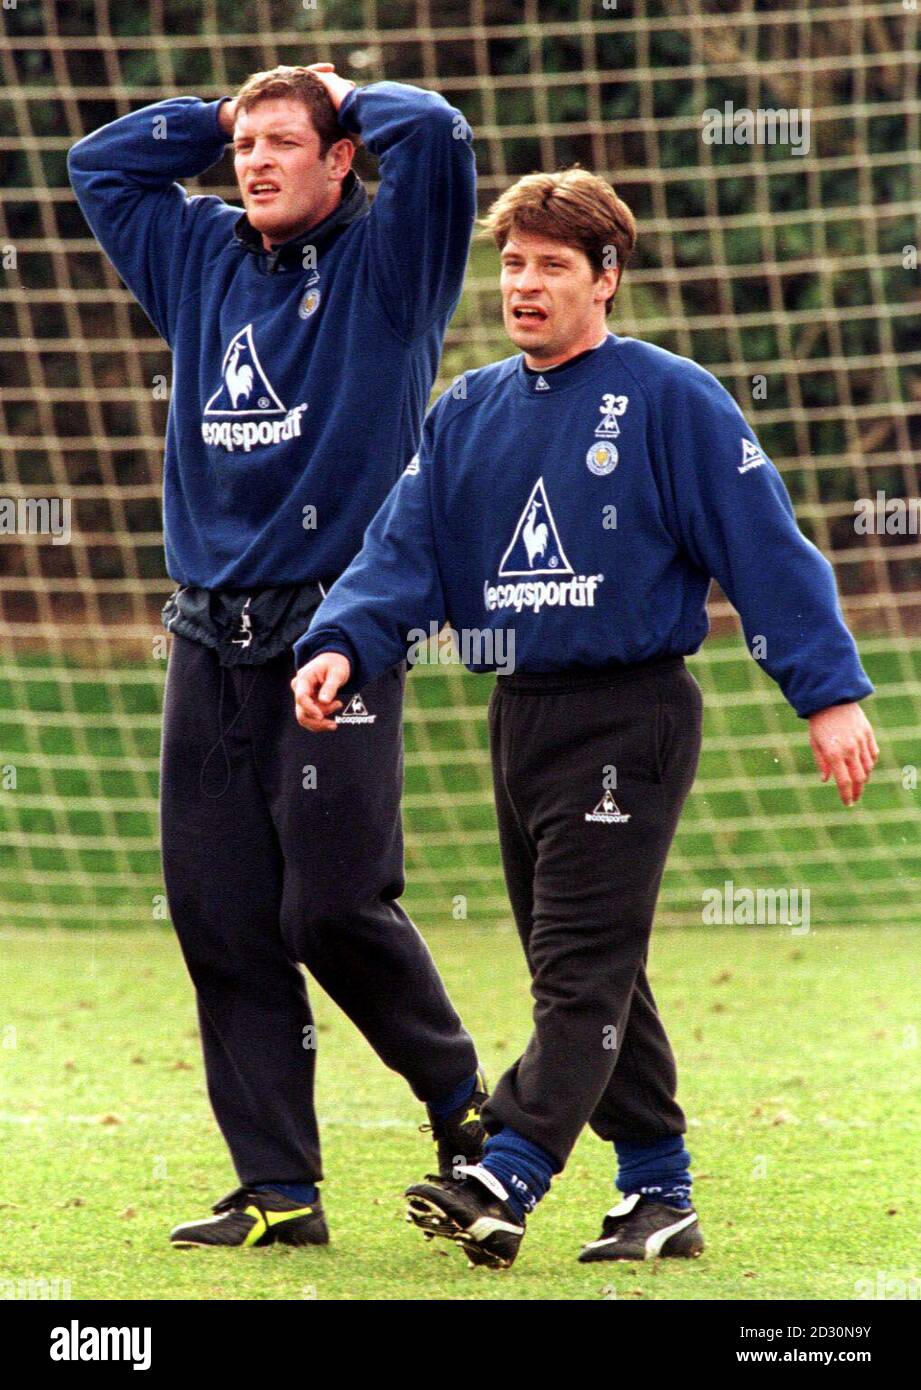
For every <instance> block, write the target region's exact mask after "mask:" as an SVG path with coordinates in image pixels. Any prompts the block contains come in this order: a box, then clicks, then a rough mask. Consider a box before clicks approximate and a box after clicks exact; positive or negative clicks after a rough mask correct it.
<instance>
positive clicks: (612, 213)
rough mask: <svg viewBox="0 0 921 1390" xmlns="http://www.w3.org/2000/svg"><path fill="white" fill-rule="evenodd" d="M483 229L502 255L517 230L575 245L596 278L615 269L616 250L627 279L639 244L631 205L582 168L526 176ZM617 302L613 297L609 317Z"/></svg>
mask: <svg viewBox="0 0 921 1390" xmlns="http://www.w3.org/2000/svg"><path fill="white" fill-rule="evenodd" d="M479 225H480V227H481V228H482V230H483V232H484V233H485V234H486V235H489V236H492V238H493V241H494V242H495V243H496V246H497V247H498V248H499V250H500V251H501V250H502V249H503V247H504V246H505V243H506V242H507V241H508V239H509V237H510V236H511V234H512V232H513V231H516V232H525V233H528V232H530V233H531V235H533V236H544V237H549V238H550V239H551V240H553V241H559V242H562V243H563V244H564V245H566V246H575V247H577V248H578V249H579V250H580V251H584V252H585V254H586V256H587V257H588V259H589V262H590V263H591V265H592V267H593V269H594V271H595V273H596V275H600V274H601V272H602V271H603V270H607V269H609V268H610V266H611V264H612V260H611V254H610V253H611V251H612V249H613V250H614V251H615V252H616V255H617V260H616V265H617V266H618V267H619V268H620V274H621V276H622V275H623V273H624V270H625V269H626V266H627V262H628V261H629V259H630V254H631V252H632V251H633V247H634V245H635V244H636V219H635V218H634V216H633V213H632V212H631V211H630V209H629V208H628V207H627V204H626V203H625V202H624V201H623V199H622V198H618V196H617V194H616V193H615V192H614V189H613V188H612V187H611V185H610V184H609V183H608V182H607V180H606V179H603V178H601V177H600V176H599V175H598V174H592V173H589V171H588V170H587V169H582V168H580V167H579V165H574V166H573V167H572V168H571V169H563V170H561V171H560V172H559V173H556V174H526V175H525V176H524V177H523V178H520V179H519V180H518V182H517V183H513V184H512V186H511V188H507V189H506V190H505V192H504V193H502V194H500V195H499V197H498V198H497V199H496V201H495V202H494V203H493V204H492V206H491V207H490V208H489V210H488V212H487V213H486V216H485V217H483V218H480V222H479ZM617 288H618V289H620V277H618V281H617ZM616 292H617V291H616V290H615V294H616ZM613 303H614V295H613V294H612V295H611V297H610V299H609V300H607V301H606V303H605V306H604V309H605V313H609V312H610V309H611V305H612V304H613Z"/></svg>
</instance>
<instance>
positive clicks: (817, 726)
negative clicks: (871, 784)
mask: <svg viewBox="0 0 921 1390" xmlns="http://www.w3.org/2000/svg"><path fill="white" fill-rule="evenodd" d="M809 742H810V743H811V744H812V754H813V757H814V758H815V761H816V767H817V768H818V769H819V772H820V774H821V777H822V781H823V782H827V781H828V778H829V776H833V777H834V779H835V781H836V782H837V784H838V795H839V796H840V797H841V800H842V801H843V802H844V805H845V806H853V804H854V802H855V801H859V800H860V794H861V792H862V791H863V789H864V787H865V786H866V783H867V779H868V778H869V776H870V773H871V772H872V771H873V768H874V767H875V766H876V760H877V758H878V757H879V748H878V747H877V746H876V739H875V737H874V735H873V727H872V725H871V724H870V721H869V719H867V716H866V715H865V714H864V712H863V710H862V709H861V708H860V706H859V705H858V704H857V703H856V701H855V702H853V703H851V704H847V705H829V707H828V709H823V710H819V712H818V714H811V715H810V716H809Z"/></svg>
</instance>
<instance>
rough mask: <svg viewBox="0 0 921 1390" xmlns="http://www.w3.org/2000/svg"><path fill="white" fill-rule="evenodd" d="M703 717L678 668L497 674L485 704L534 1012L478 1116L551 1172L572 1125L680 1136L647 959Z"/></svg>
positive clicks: (637, 1136)
mask: <svg viewBox="0 0 921 1390" xmlns="http://www.w3.org/2000/svg"><path fill="white" fill-rule="evenodd" d="M702 708H703V701H702V697H701V692H700V687H699V686H698V684H697V682H696V680H695V679H694V677H693V676H692V675H691V673H690V671H688V669H687V667H686V666H685V664H684V659H683V658H682V657H669V658H664V659H660V660H659V661H657V662H653V663H648V664H646V665H645V666H635V667H632V668H630V667H623V668H621V669H620V670H619V671H613V672H612V671H610V670H608V671H593V672H562V673H560V674H559V675H526V674H524V673H521V674H518V675H511V676H504V677H501V676H500V677H499V678H498V680H497V683H496V687H495V690H494V691H493V694H492V697H491V700H490V706H489V727H490V745H491V750H492V763H493V782H494V788H495V797H496V810H497V814H498V821H499V838H500V844H501V848H502V860H503V866H504V869H505V877H506V883H507V885H508V891H509V897H510V899H511V903H512V909H513V911H514V915H515V921H516V924H517V927H518V931H519V934H520V936H521V940H522V944H523V946H524V951H525V955H526V957H527V961H528V966H529V968H530V971H531V976H532V987H531V992H532V994H533V996H534V1000H535V1004H534V1033H533V1035H532V1037H531V1040H530V1042H529V1043H528V1046H527V1048H526V1049H525V1051H524V1053H523V1055H522V1056H521V1057H520V1058H519V1059H518V1061H517V1062H515V1064H514V1065H513V1066H512V1067H511V1068H510V1069H509V1070H508V1071H507V1072H506V1073H505V1075H504V1076H503V1077H502V1078H501V1079H500V1081H499V1084H498V1086H497V1087H496V1090H495V1092H494V1093H493V1095H492V1097H491V1098H490V1100H489V1101H488V1102H487V1105H486V1108H485V1110H484V1121H485V1123H486V1127H487V1129H488V1130H489V1131H490V1133H496V1132H497V1131H498V1130H500V1129H502V1128H503V1126H510V1127H511V1128H512V1129H515V1130H517V1131H518V1133H519V1134H522V1135H524V1137H525V1138H526V1139H529V1140H531V1141H532V1142H533V1143H535V1144H539V1145H540V1146H541V1147H542V1148H543V1149H545V1150H546V1151H547V1152H548V1153H549V1154H551V1155H552V1156H553V1157H554V1159H555V1160H556V1162H557V1165H558V1168H559V1169H562V1168H563V1166H564V1165H565V1163H566V1160H567V1158H568V1157H569V1154H570V1151H571V1150H572V1147H573V1145H574V1144H575V1142H576V1139H577V1138H578V1136H579V1133H580V1131H581V1130H582V1128H583V1126H584V1125H586V1124H590V1125H591V1127H592V1129H593V1130H594V1131H595V1132H596V1134H598V1135H600V1137H601V1138H602V1139H608V1140H612V1139H626V1140H634V1141H641V1140H652V1139H658V1138H663V1137H665V1136H667V1135H672V1134H682V1133H684V1132H685V1129H686V1124H685V1118H684V1115H683V1113H682V1111H681V1109H680V1107H679V1106H678V1104H677V1102H676V1100H675V1092H676V1084H677V1077H676V1071H675V1061H674V1057H673V1055H672V1051H671V1047H670V1046H669V1042H668V1038H667V1037H666V1035H665V1030H664V1028H663V1027H662V1023H661V1020H660V1019H659V1015H658V1013H657V1011H656V1004H655V1000H654V998H653V994H652V990H651V989H650V987H649V981H648V979H647V977H646V961H647V954H648V948H649V935H650V931H651V928H652V920H653V913H654V909H655V904H656V898H657V895H658V891H659V885H660V883H661V879H662V872H663V869H664V867H665V860H666V856H667V854H668V850H669V847H670V845H671V843H672V839H673V837H674V834H675V829H676V827H677V824H678V818H679V816H680V814H681V809H682V806H683V804H684V801H685V798H686V797H687V794H688V792H689V791H690V789H691V785H692V783H693V780H694V774H695V772H696V770H697V761H698V757H699V753H700V742H701V721H702ZM615 780H616V787H613V786H612V782H614V781H615ZM606 787H607V788H608V793H609V794H608V797H607V799H606V798H605V788H606ZM612 800H613V806H612ZM622 816H629V820H623V819H618V817H622ZM590 817H595V818H590Z"/></svg>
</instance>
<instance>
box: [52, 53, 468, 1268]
mask: <svg viewBox="0 0 921 1390" xmlns="http://www.w3.org/2000/svg"><path fill="white" fill-rule="evenodd" d="M231 139H232V140H233V149H234V168H235V173H236V177H237V181H238V184H239V189H240V198H241V201H242V204H243V208H242V210H241V208H239V207H234V206H230V205H228V204H227V203H226V202H224V201H223V199H221V198H218V197H213V196H189V195H188V194H187V193H186V191H185V189H184V188H183V187H182V185H181V183H180V182H178V180H181V179H184V178H188V177H191V176H194V175H197V174H201V173H203V172H204V171H205V170H206V169H208V168H210V167H211V166H212V165H214V164H216V163H217V162H218V161H219V160H220V159H221V158H222V156H223V155H224V152H225V148H226V144H227V142H228V140H231ZM362 141H363V142H364V144H365V145H366V146H367V147H368V149H370V150H371V151H372V153H373V154H374V155H376V156H377V158H378V160H379V164H380V178H381V182H380V187H379V191H378V193H377V196H376V198H375V199H374V203H373V206H371V205H370V203H369V199H368V195H367V192H366V191H365V188H364V185H363V184H362V183H361V181H360V180H359V179H358V178H357V177H356V175H355V173H354V171H353V170H352V168H351V164H352V157H353V155H354V151H355V146H356V144H357V143H359V142H362ZM68 165H69V171H70V176H71V180H72V183H73V186H74V189H75V191H76V194H77V197H78V199H79V202H80V206H81V208H82V209H83V212H84V214H85V216H86V219H87V221H88V222H89V224H90V227H91V228H92V230H93V232H94V233H95V235H96V237H97V239H98V241H99V243H100V245H101V246H102V248H103V250H104V251H105V252H106V255H107V256H108V257H109V259H110V260H111V261H112V263H113V265H114V266H115V268H116V270H117V271H118V273H119V274H120V275H121V277H122V279H123V280H124V281H125V283H126V285H127V286H128V288H129V289H130V290H131V292H132V294H134V296H135V297H136V298H137V300H138V302H139V303H140V304H141V306H142V308H143V309H144V310H145V312H146V313H147V315H148V317H149V318H150V320H151V322H152V323H153V325H154V327H155V328H156V329H157V331H158V332H159V333H160V334H161V336H162V337H163V338H164V339H165V340H166V342H167V343H168V344H169V346H170V347H171V349H172V352H173V383H172V392H171V399H170V408H169V419H168V424H167V440H166V459H165V467H164V531H165V545H166V560H167V568H168V570H169V573H170V575H171V577H172V578H173V580H174V581H175V582H176V584H177V586H178V587H177V590H176V592H175V593H174V594H173V595H172V597H171V598H170V600H169V601H168V603H167V605H166V607H165V609H164V614H163V617H164V621H165V623H166V626H167V627H168V629H169V631H170V632H171V633H172V634H173V642H172V646H171V651H170V660H169V668H168V676H167V686H166V697H165V706H164V727H163V756H162V775H161V826H162V842H163V866H164V877H165V882H166V889H167V895H168V900H169V906H170V912H171V916H172V920H173V924H174V926H175V928H176V932H177V935H178V938H179V942H180V945H181V947H182V950H183V953H184V956H185V960H186V964H187V966H188V969H189V972H190V974H191V976H192V979H193V981H194V984H195V989H196V995H197V1002H198V1014H199V1021H200V1027H201V1035H202V1045H203V1050H204V1059H205V1070H206V1074H207V1081H208V1094H209V1097H210V1099H211V1102H212V1105H213V1108H214V1112H215V1116H216V1118H217V1121H218V1123H219V1125H220V1128H221V1131H222V1133H223V1135H224V1138H225V1139H226V1141H227V1144H228V1147H229V1149H230V1153H231V1156H232V1159H233V1162H234V1166H235V1168H236V1170H237V1175H238V1178H239V1182H240V1186H239V1187H238V1188H236V1189H235V1190H234V1191H232V1192H230V1193H229V1194H228V1195H227V1197H225V1198H222V1199H221V1200H220V1201H219V1202H218V1203H216V1205H215V1207H214V1215H212V1216H208V1217H206V1218H205V1219H204V1220H197V1221H191V1222H187V1223H185V1224H183V1225H181V1226H177V1227H176V1228H175V1229H174V1230H173V1232H172V1235H171V1239H172V1241H173V1244H174V1245H176V1246H190V1245H211V1246H213V1245H224V1246H243V1245H246V1246H249V1245H266V1244H270V1243H272V1242H274V1241H281V1242H284V1243H286V1244H289V1245H309V1244H322V1243H325V1242H326V1241H327V1239H328V1234H327V1228H326V1222H325V1218H324V1214H323V1209H322V1206H321V1203H320V1198H319V1192H318V1189H317V1183H318V1182H319V1181H320V1179H321V1177H322V1171H321V1166H320V1144H319V1136H318V1131H317V1118H316V1112H315V1109H314V1103H313V1082H314V1069H315V1058H316V1041H315V1040H316V1029H315V1026H314V1023H313V1018H312V1014H311V1011H310V1006H309V1002H308V998H307V994H306V990H305V984H304V975H303V971H302V970H301V969H300V968H299V963H303V964H304V965H306V966H307V968H308V970H309V971H310V973H311V974H312V975H313V976H314V977H315V978H316V979H317V980H318V981H319V982H320V983H321V984H322V986H323V987H324V988H325V989H326V991H327V992H328V993H329V994H330V995H331V996H332V997H333V999H334V1000H335V1001H336V1002H337V1003H338V1004H339V1006H340V1007H341V1008H342V1009H343V1011H344V1012H345V1013H346V1014H347V1015H348V1016H349V1017H350V1018H351V1019H352V1020H353V1022H354V1023H355V1024H356V1025H357V1026H358V1027H359V1028H360V1029H361V1031H362V1032H363V1033H364V1035H365V1037H366V1038H367V1039H368V1041H369V1042H370V1043H371V1045H372V1046H373V1047H374V1048H375V1050H376V1051H377V1053H378V1055H379V1056H380V1057H381V1059H382V1060H383V1061H384V1062H385V1063H386V1064H387V1065H388V1066H389V1067H392V1068H393V1069H394V1070H396V1071H398V1072H399V1073H400V1074H401V1075H402V1076H404V1077H405V1078H406V1080H407V1082H408V1083H409V1085H410V1087H411V1088H412V1090H413V1092H414V1094H415V1095H416V1096H417V1097H418V1098H419V1099H420V1100H422V1101H424V1102H425V1103H426V1104H427V1105H428V1108H429V1119H430V1122H431V1128H432V1133H433V1136H434V1139H435V1141H436V1143H437V1145H438V1154H439V1165H440V1168H441V1169H444V1167H445V1165H446V1164H449V1163H450V1161H451V1160H452V1159H453V1157H454V1156H455V1155H456V1154H458V1153H469V1155H470V1157H471V1158H472V1159H474V1160H476V1159H477V1158H478V1157H479V1156H480V1147H481V1140H482V1137H483V1130H482V1127H481V1125H480V1123H479V1119H478V1107H479V1103H480V1101H481V1099H482V1098H483V1089H484V1088H483V1084H482V1081H481V1080H479V1079H478V1076H477V1061H476V1053H475V1051H474V1047H473V1044H472V1042H471V1040H470V1038H469V1036H468V1035H467V1033H466V1032H465V1030H464V1029H463V1027H462V1026H461V1022H460V1019H459V1018H458V1016H457V1014H456V1012H455V1010H454V1008H453V1007H452V1005H451V1003H450V1000H449V999H448V997H447V995H446V993H445V990H444V987H443V985H442V982H441V980H440V978H439V976H438V973H437V971H436V969H435V966H434V963H433V961H432V959H431V956H430V954H429V952H428V950H427V948H426V946H425V944H424V942H423V940H422V938H421V936H420V935H419V933H418V932H417V931H416V929H415V927H414V926H413V924H412V922H410V920H409V918H408V917H407V915H406V913H405V912H404V911H403V909H402V907H401V906H400V903H399V898H400V895H401V893H402V891H403V888H404V877H403V843H402V828H401V824H400V792H401V783H402V738H401V708H402V694H403V684H404V677H405V664H404V663H403V661H402V658H401V657H399V656H398V657H396V658H395V660H394V661H393V662H392V663H390V666H389V668H388V669H386V670H384V669H382V670H381V671H380V672H378V674H377V676H376V678H375V679H374V680H372V681H370V682H368V683H367V684H366V687H365V690H364V693H363V699H362V700H361V701H359V702H356V703H355V704H354V705H353V707H352V708H351V709H350V710H349V711H345V712H344V714H343V716H342V719H341V724H342V728H341V737H340V738H339V739H337V740H336V744H335V746H333V744H332V742H330V746H329V749H328V750H327V749H321V748H318V746H317V740H316V739H314V738H312V736H311V735H310V734H308V733H306V732H305V731H304V730H303V729H301V728H300V727H299V726H298V724H297V722H296V721H295V720H294V719H293V718H292V716H291V708H290V699H291V695H290V689H289V682H290V662H291V657H290V650H291V644H292V642H293V641H294V639H295V638H296V637H297V636H298V635H299V634H300V633H302V632H303V630H304V628H305V627H306V625H307V622H308V620H309V617H310V615H311V613H312V612H313V611H314V610H315V609H316V607H317V605H318V604H319V603H320V600H321V598H322V596H323V594H324V593H325V592H326V591H327V590H328V588H329V587H330V585H331V584H332V583H333V581H334V580H335V579H336V577H337V576H338V575H340V574H341V573H342V571H343V570H344V569H345V568H346V566H347V565H348V563H349V561H350V560H351V559H352V557H353V556H354V555H355V553H356V551H357V550H358V548H359V546H360V545H361V541H362V538H363V536H364V532H365V528H366V526H367V525H368V523H369V521H370V520H371V518H372V517H373V516H374V514H375V512H376V511H377V509H378V507H379V506H380V504H381V503H382V502H383V500H384V498H385V497H386V496H387V494H388V492H389V491H390V489H391V487H392V486H393V484H394V483H395V482H396V480H397V478H398V477H399V474H400V472H401V470H402V468H403V467H404V466H405V463H406V459H407V458H408V457H409V455H410V454H411V453H412V452H413V450H414V449H415V448H416V446H417V444H418V442H419V435H420V431H421V427H422V417H423V414H424V411H425V407H426V404H427V402H428V398H429V393H430V391H431V387H432V382H433V380H434V377H435V373H436V370H437V366H438V360H439V355H440V352H441V346H442V341H443V338H444V333H445V329H446V327H447V324H448V321H449V319H450V316H451V314H452V313H453V311H454V308H455V306H456V304H457V301H458V299H459V297H460V292H461V286H462V283H463V275H464V269H465V266H466V260H467V252H468V248H469V241H470V233H471V229H472V225H473V218H474V215H475V211H476V202H475V182H476V180H475V166H474V157H473V150H472V140H471V133H470V128H469V126H468V125H467V123H466V121H465V120H464V117H463V116H462V114H461V113H460V112H459V111H456V110H455V109H454V108H453V107H451V106H449V105H448V103H447V102H446V101H445V100H444V98H443V97H441V96H439V95H437V94H436V93H434V92H427V91H422V90H420V89H419V88H416V87H410V86H403V85H398V84H396V83H392V82H379V83H373V84H371V85H370V86H367V87H364V88H358V87H356V86H355V84H354V83H353V82H349V81H347V80H345V79H344V78H341V77H339V76H338V75H337V74H336V73H335V71H334V69H333V67H332V65H331V64H328V63H318V64H313V65H312V67H310V68H306V67H297V68H290V67H284V68H277V69H274V70H273V71H271V72H267V73H257V74H255V75H254V76H253V77H251V78H250V79H248V81H247V82H246V83H244V85H243V87H242V88H241V89H240V90H239V91H238V92H237V94H236V96H235V97H234V98H232V99H230V98H226V97H222V98H221V99H220V100H218V101H201V100H199V99H197V98H194V97H175V98H171V99H169V100H167V101H162V102H159V103H157V104H156V105H154V106H149V107H146V108H144V109H143V110H139V111H135V112H133V113H132V114H130V115H128V116H123V117H122V118H121V119H119V120H116V121H114V122H112V124H111V125H106V126H104V127H103V128H102V129H101V130H97V131H96V132H95V133H93V134H92V135H89V136H87V137H86V138H85V139H83V140H81V141H80V142H79V143H78V144H77V145H76V146H75V147H74V148H73V149H72V150H71V151H70V155H69V160H68Z"/></svg>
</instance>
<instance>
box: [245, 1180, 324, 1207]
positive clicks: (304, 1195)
mask: <svg viewBox="0 0 921 1390" xmlns="http://www.w3.org/2000/svg"><path fill="white" fill-rule="evenodd" d="M256 1191H257V1192H280V1193H281V1195H282V1196H283V1197H290V1198H291V1200H292V1202H301V1203H302V1204H303V1205H304V1206H305V1207H312V1206H313V1204H314V1202H315V1201H316V1200H317V1198H318V1197H319V1195H320V1193H319V1190H318V1188H317V1185H316V1183H312V1182H260V1183H257V1184H256Z"/></svg>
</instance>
